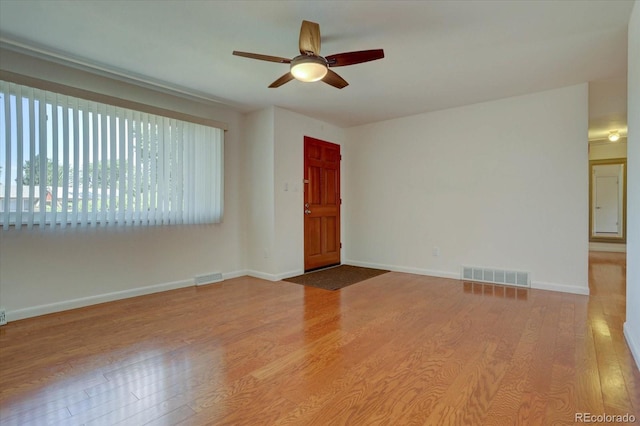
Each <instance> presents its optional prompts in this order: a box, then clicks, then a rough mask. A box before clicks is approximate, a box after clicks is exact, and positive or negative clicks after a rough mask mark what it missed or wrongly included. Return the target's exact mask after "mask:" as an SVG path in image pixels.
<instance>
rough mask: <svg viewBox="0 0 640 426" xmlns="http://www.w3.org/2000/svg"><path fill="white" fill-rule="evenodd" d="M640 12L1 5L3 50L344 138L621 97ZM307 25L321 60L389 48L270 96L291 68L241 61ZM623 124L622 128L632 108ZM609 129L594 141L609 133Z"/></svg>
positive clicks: (278, 52) (624, 5)
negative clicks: (518, 104)
mask: <svg viewBox="0 0 640 426" xmlns="http://www.w3.org/2000/svg"><path fill="white" fill-rule="evenodd" d="M632 8H633V0H616V1H611V0H609V1H596V0H587V1H578V0H574V1H515V0H514V1H506V0H498V1H342V2H337V1H170V0H164V1H82V2H78V1H61V0H59V1H48V0H44V1H41V0H20V1H16V0H1V1H0V41H2V42H3V44H4V45H5V46H12V47H14V48H15V47H17V48H20V49H27V50H31V51H37V52H40V53H46V54H51V55H54V56H56V57H58V58H61V59H65V60H71V61H73V62H75V63H77V64H82V65H89V66H91V67H97V68H100V69H102V70H108V71H111V72H114V73H116V74H119V75H121V76H128V77H132V78H135V79H142V80H144V81H147V82H152V83H155V84H159V85H162V86H165V87H170V88H174V89H177V90H180V91H183V92H186V93H189V94H192V95H197V96H200V97H205V98H207V99H212V100H216V101H219V102H222V103H225V104H227V105H229V106H231V107H233V108H235V109H238V110H240V111H243V112H247V111H252V110H256V109H259V108H263V107H266V106H269V105H277V106H280V107H283V108H287V109H290V110H294V111H297V112H300V113H302V114H305V115H308V116H311V117H316V118H318V119H321V120H324V121H326V122H329V123H333V124H335V125H338V126H341V127H349V126H353V125H359V124H364V123H370V122H375V121H380V120H386V119H390V118H395V117H401V116H407V115H412V114H417V113H421V112H426V111H434V110H440V109H445V108H450V107H456V106H461V105H467V104H473V103H477V102H482V101H487V100H492V99H499V98H504V97H509V96H514V95H520V94H525V93H530V92H536V91H541V90H547V89H552V88H557V87H562V86H567V85H572V84H578V83H583V82H595V84H598V83H597V82H600V81H605V82H606V81H618V82H620V81H622V82H624V84H625V86H626V68H627V62H626V57H627V43H626V39H627V24H628V21H629V16H630V13H631V9H632ZM303 19H306V20H310V21H314V22H317V23H319V24H320V30H321V34H322V52H321V53H322V54H323V55H324V56H326V55H329V54H334V53H340V52H349V51H355V50H366V49H376V48H383V49H384V51H385V56H386V57H385V59H382V60H379V61H374V62H369V63H364V64H359V65H354V66H348V67H340V68H334V71H336V72H338V73H339V74H340V75H341V76H342V77H343V78H345V79H346V80H347V81H348V82H349V83H350V85H349V86H348V87H346V88H344V89H342V90H338V89H335V88H333V87H331V86H329V85H327V84H324V83H322V82H318V83H300V82H298V81H295V80H294V81H292V82H289V83H287V84H285V85H284V86H282V87H280V88H278V89H269V88H267V86H268V85H269V84H270V83H271V82H272V81H274V80H275V79H277V78H278V77H280V76H281V75H282V74H284V73H285V72H287V71H288V65H284V64H278V63H271V62H263V61H257V60H251V59H246V58H241V57H236V56H232V54H231V52H232V51H233V50H242V51H248V52H254V53H262V54H267V55H274V56H284V57H288V58H292V57H294V56H296V55H297V54H298V33H299V31H300V24H301V21H302V20H303ZM603 84H604V83H603ZM599 87H600V88H602V87H603V86H602V85H600V86H599ZM599 93H600V95H598V96H604V97H605V98H606V97H607V96H608V92H607V90H606V89H603V90H600V91H599ZM603 102H604V101H603ZM592 103H594V104H595V105H599V102H597V99H595V98H592ZM625 104H626V101H625ZM618 109H619V108H618ZM598 114H599V116H606V115H607V114H608V113H607V112H602V111H599V112H598ZM617 114H618V115H617V116H616V117H612V119H613V120H620V119H622V120H623V121H624V126H625V129H626V109H625V111H624V113H623V114H622V116H621V115H620V114H619V112H618V113H617ZM601 121H602V122H599V123H598V126H599V128H598V129H590V134H591V132H594V133H593V134H594V135H595V134H596V133H597V132H603V134H604V133H606V131H607V130H608V126H610V124H609V123H607V122H606V121H607V119H603V120H601ZM600 127H601V128H600Z"/></svg>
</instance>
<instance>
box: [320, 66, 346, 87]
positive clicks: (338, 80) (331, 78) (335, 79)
mask: <svg viewBox="0 0 640 426" xmlns="http://www.w3.org/2000/svg"><path fill="white" fill-rule="evenodd" d="M322 81H324V82H325V83H327V84H330V85H332V86H333V87H336V88H338V89H342V88H344V87H347V86H348V85H349V83H347V80H345V79H344V78H342V77H340V76H339V75H338V74H337V73H336V72H335V71H331V70H329V69H328V70H327V75H325V76H324V78H323V79H322Z"/></svg>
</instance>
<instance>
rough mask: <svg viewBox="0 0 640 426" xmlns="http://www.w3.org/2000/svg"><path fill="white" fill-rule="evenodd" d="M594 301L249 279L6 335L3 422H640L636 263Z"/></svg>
mask: <svg viewBox="0 0 640 426" xmlns="http://www.w3.org/2000/svg"><path fill="white" fill-rule="evenodd" d="M589 280H590V287H591V296H589V297H586V296H579V295H571V294H563V293H553V292H548V291H541V290H527V289H515V288H509V287H500V286H492V285H483V284H478V283H468V282H461V281H456V280H448V279H441V278H433V277H425V276H418V275H410V274H403V273H395V272H391V273H388V274H385V275H381V276H378V277H374V278H372V279H369V280H367V281H366V282H361V283H359V284H355V285H352V286H350V287H347V288H345V289H343V290H340V291H335V292H331V291H325V290H320V289H316V288H308V287H302V286H300V285H297V284H292V283H286V282H276V283H272V282H267V281H263V280H260V279H255V278H249V277H242V278H237V279H233V280H228V281H226V282H223V283H219V284H212V285H208V286H203V287H193V288H185V289H180V290H174V291H168V292H164V293H158V294H152V295H148V296H142V297H137V298H132V299H127V300H121V301H117V302H111V303H105V304H101V305H96V306H91V307H87V308H82V309H76V310H72V311H67V312H62V313H57V314H52V315H46V316H42V317H38V318H31V319H27V320H22V321H15V322H11V323H9V324H7V325H6V326H3V327H0V424H2V425H3V426H7V425H48V424H51V425H85V424H86V425H94V424H95V425H114V424H123V425H143V424H155V425H176V424H181V425H208V424H211V425H225V424H229V425H315V424H317V425H328V424H331V425H342V424H344V425H378V424H385V425H440V424H453V425H508V424H523V425H550V424H559V425H562V424H574V421H575V413H592V414H594V415H597V414H605V413H606V414H627V413H628V414H630V415H634V416H635V417H636V421H637V422H640V372H639V371H638V369H637V367H636V365H635V362H634V360H633V358H632V356H631V354H630V351H629V348H628V347H627V345H626V342H625V341H624V336H623V334H622V325H623V323H624V319H625V258H624V254H619V253H591V254H590V267H589Z"/></svg>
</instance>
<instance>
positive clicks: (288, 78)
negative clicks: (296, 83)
mask: <svg viewBox="0 0 640 426" xmlns="http://www.w3.org/2000/svg"><path fill="white" fill-rule="evenodd" d="M291 80H293V75H292V74H291V73H290V72H288V73H286V74H285V75H283V76H282V77H280V78H279V79H277V80H276V81H274V82H273V83H271V84H270V85H269V88H270V89H275V88H276V87H280V86H282V85H283V84H285V83H288V82H290V81H291Z"/></svg>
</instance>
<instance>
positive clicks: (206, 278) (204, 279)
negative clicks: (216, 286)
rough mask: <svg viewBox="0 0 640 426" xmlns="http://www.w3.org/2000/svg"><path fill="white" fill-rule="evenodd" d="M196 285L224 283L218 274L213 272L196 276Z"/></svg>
mask: <svg viewBox="0 0 640 426" xmlns="http://www.w3.org/2000/svg"><path fill="white" fill-rule="evenodd" d="M194 281H195V284H196V285H204V284H213V283H219V282H221V281H224V279H223V278H222V274H221V273H220V272H213V273H211V274H207V275H198V276H196V277H195V278H194Z"/></svg>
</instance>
